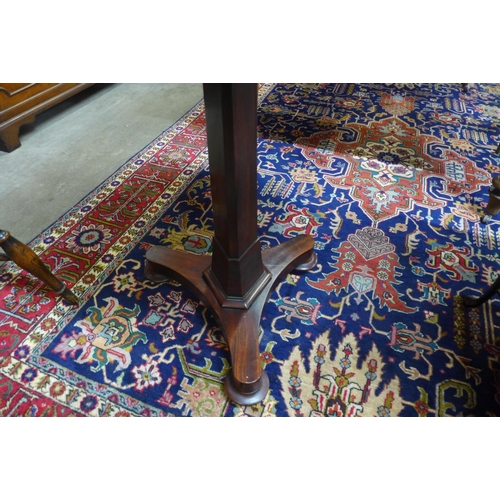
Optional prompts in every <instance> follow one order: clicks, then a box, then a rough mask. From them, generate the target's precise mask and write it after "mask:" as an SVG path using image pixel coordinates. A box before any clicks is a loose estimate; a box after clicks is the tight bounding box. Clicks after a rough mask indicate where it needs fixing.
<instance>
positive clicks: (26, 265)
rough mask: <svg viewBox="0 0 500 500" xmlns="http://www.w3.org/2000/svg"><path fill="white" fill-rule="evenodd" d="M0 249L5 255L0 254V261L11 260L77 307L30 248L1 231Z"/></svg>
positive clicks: (60, 282)
mask: <svg viewBox="0 0 500 500" xmlns="http://www.w3.org/2000/svg"><path fill="white" fill-rule="evenodd" d="M0 248H2V249H3V251H4V252H5V254H1V253H0V261H8V260H12V261H13V262H15V263H16V264H17V265H18V266H19V267H21V268H22V269H24V270H26V271H28V272H29V273H31V274H33V275H34V276H36V277H37V278H38V279H40V280H42V281H43V282H44V283H45V284H47V285H48V286H49V287H50V288H52V290H54V291H55V292H56V293H57V294H59V295H61V296H62V297H63V298H64V299H65V300H66V301H67V302H69V303H70V304H71V305H73V306H77V305H78V304H79V302H78V298H77V297H76V295H75V294H74V293H73V292H72V291H71V290H68V288H66V285H65V284H64V283H63V282H62V281H60V280H58V279H57V278H56V277H55V276H54V275H53V274H52V273H51V272H50V270H49V269H48V268H47V266H46V265H45V264H44V263H43V262H42V261H41V259H40V258H39V257H38V255H37V254H36V253H35V252H33V250H31V248H29V247H28V246H27V245H25V244H24V243H21V242H20V241H19V240H16V238H14V237H13V236H11V235H10V233H9V232H8V231H4V230H1V229H0Z"/></svg>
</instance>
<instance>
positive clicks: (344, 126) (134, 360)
mask: <svg viewBox="0 0 500 500" xmlns="http://www.w3.org/2000/svg"><path fill="white" fill-rule="evenodd" d="M499 96H500V87H499V86H498V85H486V84H483V85H476V86H474V87H472V88H471V89H470V90H469V91H468V93H463V92H461V90H460V87H459V86H456V85H455V86H454V85H437V84H433V85H431V84H429V85H396V84H392V85H382V84H380V85H376V84H373V85H368V84H365V85H362V84H349V85H348V84H315V85H285V84H283V85H274V84H273V85H271V84H266V85H263V86H261V88H260V96H259V98H260V104H259V144H258V157H259V171H258V172H259V210H258V214H257V223H258V227H259V231H260V235H261V242H262V246H263V247H269V246H274V245H276V244H279V243H281V242H283V241H286V240H287V239H289V238H292V237H294V236H296V235H298V234H310V235H312V236H313V237H314V238H315V242H316V243H315V248H316V251H317V253H318V258H319V261H318V267H317V268H316V269H314V270H313V271H311V272H310V273H307V274H305V275H296V274H290V275H289V276H288V277H287V278H286V279H285V280H284V281H283V282H282V283H281V284H280V285H279V286H278V288H277V289H276V291H275V292H274V293H273V294H272V295H271V297H270V300H269V304H268V305H267V306H266V308H265V309H264V314H263V318H262V322H261V353H262V356H261V357H262V363H263V365H264V366H265V369H266V372H267V373H268V375H269V378H270V391H269V393H268V395H267V396H266V398H265V400H264V401H263V402H262V403H261V404H258V405H254V406H252V407H241V406H238V405H235V404H233V403H231V402H230V401H229V400H228V398H227V396H226V394H225V391H224V385H223V382H224V377H225V375H226V373H227V370H228V369H229V367H230V363H231V361H230V355H229V352H228V349H227V345H226V342H225V340H224V337H223V335H222V333H221V331H220V330H219V329H218V328H217V327H216V325H215V324H214V321H213V319H212V318H211V316H210V315H209V313H208V312H207V310H206V308H205V307H204V306H203V304H201V303H200V302H199V301H198V300H197V299H196V297H194V296H193V295H192V294H190V293H189V292H188V291H186V290H184V289H183V288H182V287H181V286H180V285H179V284H178V283H176V282H173V281H172V282H168V283H166V284H158V283H153V282H150V281H148V280H147V279H146V277H145V276H144V254H145V252H146V250H147V249H148V248H149V247H151V246H152V245H155V244H164V245H168V246H170V247H171V248H173V249H176V250H178V251H182V252H190V253H195V254H205V253H210V252H211V236H212V218H211V217H212V215H211V195H210V178H209V168H208V155H207V150H206V131H205V117H204V108H203V103H200V104H199V105H197V106H196V107H195V108H194V109H193V110H191V111H190V112H189V113H188V114H186V115H185V116H184V117H183V118H181V119H180V120H179V121H178V122H177V123H176V124H175V125H174V126H172V127H171V128H169V129H168V130H167V131H165V132H164V133H163V134H161V135H160V136H159V137H158V138H156V139H155V140H154V141H153V142H151V144H149V145H148V146H147V147H146V148H145V149H143V150H142V151H141V152H139V153H138V154H137V155H136V156H134V157H133V158H132V159H130V160H129V161H128V162H127V163H126V164H125V165H123V166H122V167H121V168H119V169H118V170H117V171H116V172H115V173H114V174H113V175H112V176H111V177H110V178H109V179H108V180H106V181H105V182H104V183H103V184H102V185H100V186H99V187H97V188H96V189H95V190H94V191H93V192H92V193H90V194H89V195H88V196H87V197H86V198H85V199H83V200H82V201H81V202H80V203H78V204H77V205H76V206H75V207H73V208H72V209H71V210H70V211H68V212H67V213H66V214H64V215H63V216H62V217H61V218H60V219H59V220H58V221H56V222H55V223H54V224H53V225H52V226H50V227H49V228H48V229H47V230H46V231H44V232H43V233H42V234H41V235H39V236H38V237H37V238H35V240H34V241H32V242H31V243H30V246H31V248H32V249H33V250H34V251H35V252H36V253H37V254H38V255H39V256H40V257H41V258H42V260H43V261H44V262H45V263H46V264H47V265H48V266H49V267H50V268H51V269H52V271H53V272H54V274H56V275H57V276H58V277H59V278H60V279H62V280H64V281H65V282H66V283H67V284H68V287H69V288H71V289H72V291H73V292H74V293H75V294H76V295H77V296H78V297H79V299H80V307H78V308H72V307H71V306H69V305H68V304H66V303H65V302H64V300H62V299H61V298H60V297H58V296H57V295H56V294H55V293H54V292H53V291H51V290H50V289H49V288H47V287H46V286H45V285H44V284H43V283H42V282H40V281H39V280H37V279H36V278H34V277H32V276H30V275H29V274H28V273H26V272H25V271H22V270H20V269H19V268H18V267H17V266H16V265H14V264H12V263H6V264H4V265H2V266H1V267H0V415H1V416H378V417H383V416H485V415H489V416H496V415H500V377H499V376H498V374H499V373H500V371H499V370H500V368H499V366H500V364H499V363H500V361H499V360H500V348H499V336H498V335H497V334H496V332H497V329H498V327H497V326H496V324H495V318H496V317H497V316H498V300H497V299H495V300H493V301H491V302H489V303H488V304H486V305H485V306H482V307H480V308H477V309H470V308H469V309H468V308H466V307H465V306H464V305H463V296H465V295H474V296H478V295H479V294H481V293H482V292H484V291H485V290H486V289H487V288H488V287H489V286H490V285H491V284H492V283H493V281H494V280H495V278H496V277H497V274H498V267H499V264H500V261H499V259H498V244H499V243H498V242H499V240H500V231H499V229H498V228H499V222H497V221H496V220H493V221H492V222H491V223H490V224H489V225H484V224H481V223H480V217H481V215H482V214H483V213H484V208H485V206H486V202H487V199H488V187H489V185H490V184H491V178H492V174H494V173H497V172H498V171H499V170H500V166H499V161H498V157H496V156H494V154H493V153H492V151H493V150H494V148H495V145H496V143H497V142H498V141H499V140H500V135H499V134H498V131H497V129H496V128H495V120H497V119H498V118H499V117H500V112H499V109H500V108H499V107H498V106H497V102H498V98H499ZM14 236H15V235H14Z"/></svg>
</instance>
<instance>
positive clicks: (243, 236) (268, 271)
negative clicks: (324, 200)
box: [145, 84, 317, 405]
mask: <svg viewBox="0 0 500 500" xmlns="http://www.w3.org/2000/svg"><path fill="white" fill-rule="evenodd" d="M257 90H258V89H257V84H204V87H203V91H204V98H205V107H206V120H207V135H208V152H209V163H210V177H211V190H212V203H213V216H214V238H213V254H212V256H207V255H204V256H197V255H192V254H188V253H184V252H178V251H174V250H171V249H169V248H166V247H162V246H155V247H152V248H150V249H149V250H148V251H147V253H146V269H145V271H146V275H147V277H148V278H149V279H151V280H153V281H165V280H167V279H174V280H176V281H178V282H179V283H181V284H183V285H184V286H186V288H188V289H189V290H191V291H192V292H193V293H195V294H196V295H197V297H198V298H199V299H200V301H201V302H203V303H204V304H205V306H207V307H208V309H209V310H210V311H211V312H212V314H213V316H214V318H215V319H216V321H217V322H218V325H219V327H220V328H221V330H222V332H223V333H224V336H225V338H226V340H227V342H228V345H229V351H230V354H231V364H232V370H231V371H230V372H229V373H228V374H227V376H226V379H225V386H226V390H227V393H228V395H229V397H230V398H231V399H232V400H233V401H235V402H236V403H239V404H244V405H251V404H255V403H258V402H260V401H262V400H263V399H264V398H265V396H266V394H267V391H268V389H269V379H268V377H267V374H266V373H265V371H264V370H263V364H262V361H261V359H260V351H259V324H260V318H261V316H262V310H263V308H264V306H265V304H266V302H267V299H268V297H269V295H270V294H271V292H272V291H273V289H274V287H275V286H276V285H277V284H278V282H279V281H280V280H281V279H282V278H283V277H284V276H285V275H286V274H287V273H289V272H291V271H292V270H294V269H295V270H298V271H299V272H303V271H307V270H309V269H312V268H313V267H314V266H315V265H316V262H317V256H316V254H315V252H314V240H313V238H312V237H311V236H308V235H300V236H297V237H296V238H293V239H291V240H289V241H287V242H286V243H283V244H281V245H278V246H277V247H274V248H269V249H265V250H264V251H261V246H260V241H259V237H258V228H257Z"/></svg>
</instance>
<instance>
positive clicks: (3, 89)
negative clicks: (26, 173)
mask: <svg viewBox="0 0 500 500" xmlns="http://www.w3.org/2000/svg"><path fill="white" fill-rule="evenodd" d="M91 85H93V84H92V83H0V149H1V150H2V151H6V152H11V151H14V150H15V149H17V148H18V147H19V146H21V142H20V141H19V128H20V127H21V126H23V125H26V124H27V123H31V122H32V121H33V120H34V119H35V117H36V115H37V114H39V113H41V112H42V111H45V110H47V109H49V108H51V107H52V106H54V105H56V104H58V103H60V102H62V101H64V100H65V99H68V98H69V97H71V96H73V95H75V94H76V93H78V92H80V91H82V90H83V89H85V88H87V87H90V86H91Z"/></svg>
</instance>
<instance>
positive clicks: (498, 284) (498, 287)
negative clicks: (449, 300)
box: [463, 276, 500, 307]
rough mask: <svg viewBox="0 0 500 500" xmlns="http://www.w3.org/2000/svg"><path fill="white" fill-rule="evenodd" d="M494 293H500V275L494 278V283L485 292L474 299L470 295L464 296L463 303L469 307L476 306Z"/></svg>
mask: <svg viewBox="0 0 500 500" xmlns="http://www.w3.org/2000/svg"><path fill="white" fill-rule="evenodd" d="M496 293H498V294H500V276H499V277H498V278H497V279H496V280H495V283H493V285H491V286H490V288H489V289H488V290H486V292H484V293H483V295H481V297H478V298H477V299H474V298H472V297H464V298H463V299H464V304H465V305H466V306H469V307H478V306H480V305H482V304H484V303H485V302H486V301H488V300H490V299H491V298H492V297H493V296H494V295H495V294H496Z"/></svg>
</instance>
